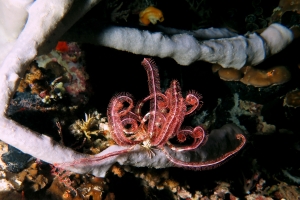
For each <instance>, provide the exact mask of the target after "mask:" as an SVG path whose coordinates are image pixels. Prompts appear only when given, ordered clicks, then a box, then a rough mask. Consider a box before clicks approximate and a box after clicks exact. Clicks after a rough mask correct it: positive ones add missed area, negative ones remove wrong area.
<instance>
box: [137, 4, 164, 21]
mask: <svg viewBox="0 0 300 200" xmlns="http://www.w3.org/2000/svg"><path fill="white" fill-rule="evenodd" d="M139 17H140V23H141V24H142V25H144V26H148V25H149V24H150V23H152V24H156V23H157V21H159V22H163V21H164V16H163V13H162V12H161V10H159V9H157V8H155V7H153V6H149V7H148V8H146V9H145V10H143V11H141V12H140V14H139Z"/></svg>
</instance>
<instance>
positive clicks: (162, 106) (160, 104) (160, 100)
mask: <svg viewBox="0 0 300 200" xmlns="http://www.w3.org/2000/svg"><path fill="white" fill-rule="evenodd" d="M153 98H157V108H158V109H157V110H152V111H155V112H156V111H157V112H164V110H166V109H167V106H168V100H167V97H166V95H164V94H163V93H156V94H151V95H149V96H147V97H146V98H144V99H143V100H142V101H139V102H138V103H137V104H136V106H135V109H134V112H135V113H136V114H137V115H138V116H139V117H140V119H142V118H143V117H142V116H143V114H142V109H143V106H144V104H145V103H146V102H147V101H149V100H151V99H153ZM148 110H149V109H148ZM150 110H151V109H150Z"/></svg>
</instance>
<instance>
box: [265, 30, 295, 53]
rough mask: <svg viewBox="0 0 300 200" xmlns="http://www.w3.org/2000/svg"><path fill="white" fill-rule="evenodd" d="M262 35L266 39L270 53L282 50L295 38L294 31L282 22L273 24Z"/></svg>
mask: <svg viewBox="0 0 300 200" xmlns="http://www.w3.org/2000/svg"><path fill="white" fill-rule="evenodd" d="M260 35H261V37H262V38H263V39H264V40H265V41H266V44H267V49H266V50H268V51H269V54H270V55H273V54H276V53H278V52H280V51H281V50H282V49H284V48H285V47H286V46H287V45H288V44H290V43H291V42H292V40H293V33H292V31H291V30H290V29H287V28H286V27H284V26H282V25H280V24H271V25H270V26H269V27H268V28H267V29H266V30H265V31H264V32H262V33H261V34H260Z"/></svg>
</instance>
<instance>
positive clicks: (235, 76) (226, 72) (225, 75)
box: [218, 68, 243, 81]
mask: <svg viewBox="0 0 300 200" xmlns="http://www.w3.org/2000/svg"><path fill="white" fill-rule="evenodd" d="M218 74H219V76H220V79H222V80H224V81H239V80H240V79H241V78H242V77H243V73H242V72H241V71H240V70H237V69H234V68H221V69H219V71H218Z"/></svg>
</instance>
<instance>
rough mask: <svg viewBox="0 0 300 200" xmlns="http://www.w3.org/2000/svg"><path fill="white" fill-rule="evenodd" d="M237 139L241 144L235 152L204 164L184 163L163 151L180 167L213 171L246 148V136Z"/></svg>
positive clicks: (165, 150) (163, 149)
mask: <svg viewBox="0 0 300 200" xmlns="http://www.w3.org/2000/svg"><path fill="white" fill-rule="evenodd" d="M236 139H237V140H240V144H239V145H238V146H237V147H236V148H235V149H234V150H232V151H229V152H227V153H225V154H223V155H222V156H220V157H218V158H216V159H213V160H209V161H204V162H192V161H191V162H188V161H182V160H179V159H177V158H175V157H173V156H172V155H170V153H169V152H168V150H167V149H166V148H162V149H161V150H162V151H163V152H164V153H165V155H166V157H167V158H168V159H169V160H170V161H171V162H172V163H174V164H175V165H177V166H179V167H185V168H188V169H195V170H204V169H213V168H216V167H218V166H220V165H222V164H223V163H224V162H226V161H227V160H228V159H229V158H231V157H232V156H234V155H235V154H236V153H237V152H239V151H240V150H241V149H242V148H243V147H244V145H245V144H246V138H245V136H244V135H243V134H241V133H240V134H237V135H236Z"/></svg>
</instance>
